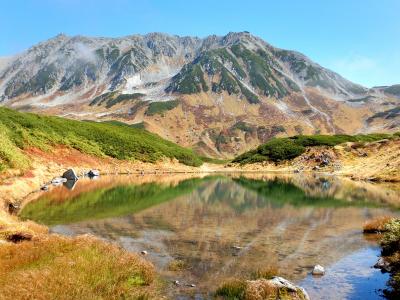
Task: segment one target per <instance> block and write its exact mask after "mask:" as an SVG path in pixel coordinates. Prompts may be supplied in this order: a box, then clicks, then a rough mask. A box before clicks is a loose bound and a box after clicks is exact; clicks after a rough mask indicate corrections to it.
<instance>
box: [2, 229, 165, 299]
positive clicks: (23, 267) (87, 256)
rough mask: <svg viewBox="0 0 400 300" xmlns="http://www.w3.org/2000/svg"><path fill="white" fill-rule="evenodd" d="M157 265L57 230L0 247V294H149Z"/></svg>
mask: <svg viewBox="0 0 400 300" xmlns="http://www.w3.org/2000/svg"><path fill="white" fill-rule="evenodd" d="M154 276H155V275H154V267H153V265H152V264H151V263H149V262H147V261H145V260H144V259H142V258H141V257H139V256H138V255H135V254H131V253H128V252H126V251H124V250H122V249H120V248H118V247H117V246H115V245H111V244H106V243H104V242H102V241H100V240H97V239H94V238H93V237H89V236H81V237H77V238H73V239H71V238H65V237H60V236H55V235H47V236H43V237H42V238H40V239H38V240H33V241H24V242H21V243H18V244H12V243H9V244H6V245H2V246H1V247H0V299H138V298H140V299H147V298H154V297H156V293H157V291H158V289H157V287H156V283H155V282H154Z"/></svg>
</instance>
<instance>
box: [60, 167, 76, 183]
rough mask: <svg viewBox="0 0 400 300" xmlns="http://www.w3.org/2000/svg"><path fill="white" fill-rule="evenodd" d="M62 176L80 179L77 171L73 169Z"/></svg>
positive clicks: (69, 178) (68, 178) (74, 179)
mask: <svg viewBox="0 0 400 300" xmlns="http://www.w3.org/2000/svg"><path fill="white" fill-rule="evenodd" d="M62 177H63V178H65V179H67V180H73V181H77V180H78V176H77V175H76V173H75V171H74V170H73V169H69V170H68V171H65V172H64V174H63V175H62Z"/></svg>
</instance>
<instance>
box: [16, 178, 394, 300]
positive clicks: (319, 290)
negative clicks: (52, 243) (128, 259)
mask: <svg viewBox="0 0 400 300" xmlns="http://www.w3.org/2000/svg"><path fill="white" fill-rule="evenodd" d="M399 207H400V186H399V185H396V184H377V183H370V182H355V181H351V180H350V179H344V178H338V177H333V176H324V175H316V174H314V175H313V174H309V175H305V174H270V173H241V174H236V173H233V174H201V175H199V174H198V175H193V174H192V175H191V174H159V175H157V174H152V175H115V176H100V177H98V178H96V179H95V180H93V179H89V178H84V179H81V180H79V181H78V182H76V183H72V184H71V183H69V182H67V183H65V184H64V185H61V186H57V187H54V188H52V189H51V190H50V191H48V192H40V193H38V197H37V199H36V200H34V201H31V202H29V203H28V204H27V205H25V206H24V208H23V209H22V211H21V212H20V217H21V218H23V219H30V220H34V221H36V222H38V223H41V224H45V225H47V226H48V227H49V228H50V231H51V232H53V233H58V234H62V235H67V236H75V235H80V234H91V235H94V236H96V237H99V238H101V239H104V240H106V241H109V242H112V243H117V244H119V245H120V246H121V247H123V248H125V249H126V250H128V251H131V252H135V253H138V254H139V255H140V253H141V252H143V251H144V253H146V254H147V255H145V258H146V259H148V260H150V261H152V262H153V264H154V265H155V267H156V270H157V272H158V273H159V274H160V277H161V278H162V280H163V281H165V293H166V294H167V295H168V296H169V297H171V298H174V299H211V298H213V293H214V291H215V290H216V289H217V287H218V286H219V285H221V283H223V282H224V281H226V280H227V279H230V278H245V279H251V278H252V276H253V275H252V274H254V273H255V272H256V271H257V270H260V269H263V268H276V269H277V270H278V271H279V275H280V276H282V277H284V278H286V279H289V280H291V281H292V282H294V283H296V284H298V285H300V286H302V287H304V288H305V289H306V291H307V292H308V294H309V295H310V297H311V299H364V300H365V299H367V300H368V299H379V298H381V297H382V296H381V295H382V290H383V289H385V287H386V282H387V280H388V279H389V276H388V275H387V274H382V273H381V271H380V270H378V269H374V268H373V265H374V264H375V263H376V261H377V260H378V257H379V254H380V248H379V245H378V239H377V237H376V236H371V235H364V234H363V232H362V228H363V224H364V223H365V222H366V221H367V220H369V219H372V218H375V217H379V216H384V215H393V216H399V215H400V210H399ZM317 264H319V265H322V266H324V267H325V270H326V274H325V275H324V276H319V277H315V276H312V275H311V271H312V269H313V267H314V266H315V265H317ZM174 281H179V283H180V284H179V285H176V284H174Z"/></svg>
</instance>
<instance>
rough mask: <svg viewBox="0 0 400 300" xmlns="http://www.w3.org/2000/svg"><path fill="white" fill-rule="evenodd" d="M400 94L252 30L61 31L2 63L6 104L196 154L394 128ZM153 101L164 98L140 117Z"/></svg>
mask: <svg viewBox="0 0 400 300" xmlns="http://www.w3.org/2000/svg"><path fill="white" fill-rule="evenodd" d="M2 65H3V67H1V66H2ZM393 91H394V92H393ZM396 93H397V89H396V87H395V88H389V87H387V88H371V89H368V88H366V87H363V86H361V85H359V84H355V83H352V82H351V81H349V80H347V79H345V78H343V77H342V76H341V75H339V74H337V73H335V72H333V71H331V70H329V69H326V68H324V67H323V66H321V65H319V64H317V63H315V62H313V61H312V60H311V59H309V58H308V57H307V56H305V55H304V54H301V53H300V52H296V51H291V50H284V49H280V48H277V47H274V46H272V45H270V44H269V43H267V42H265V41H264V40H262V39H261V38H259V37H257V36H254V35H252V34H250V33H248V32H230V33H228V34H226V35H225V36H217V35H210V36H207V37H204V38H199V37H190V36H184V37H181V36H177V35H169V34H164V33H149V34H146V35H129V36H125V37H121V38H106V37H85V36H72V37H69V36H66V35H64V34H59V35H57V36H56V37H54V38H52V39H49V40H47V41H44V42H42V43H39V44H37V45H35V46H33V47H31V48H29V49H28V50H26V51H25V52H23V53H21V54H19V55H17V56H15V57H13V58H8V59H7V60H3V64H2V61H1V60H0V101H1V102H2V104H3V105H6V106H10V107H14V108H17V109H21V110H25V111H34V112H45V113H48V114H56V115H62V116H68V117H71V118H77V119H80V118H85V119H92V120H108V119H110V120H118V121H123V122H126V123H141V124H144V125H143V126H144V127H145V128H146V129H148V130H150V131H153V132H155V133H157V134H159V135H161V136H162V137H164V138H167V139H170V140H172V141H174V142H177V143H179V144H181V145H184V146H191V147H194V148H195V149H197V151H198V152H201V153H202V154H206V155H213V156H225V157H231V156H232V155H236V154H238V153H239V152H241V151H244V150H247V149H249V147H252V146H255V145H258V144H260V143H262V142H265V140H267V139H270V138H272V137H274V136H281V135H290V134H292V135H293V134H302V133H350V134H352V133H358V132H370V131H377V130H379V131H394V130H396V129H397V128H398V127H399V126H400V120H399V119H400V118H399V116H398V114H393V113H392V112H393V111H395V112H396V113H397V111H398V109H397V108H398V106H399V97H398V95H397V94H396ZM95 100H96V101H95ZM153 102H156V103H157V102H165V105H164V104H162V105H158V106H157V107H158V108H157V109H160V110H159V111H158V110H156V111H157V113H155V114H146V111H147V109H148V108H149V105H150V104H151V103H153ZM384 111H388V112H389V113H386V114H385V113H380V112H384ZM371 118H372V119H371ZM244 128H245V129H246V130H244Z"/></svg>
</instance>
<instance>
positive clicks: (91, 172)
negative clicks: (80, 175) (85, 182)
mask: <svg viewBox="0 0 400 300" xmlns="http://www.w3.org/2000/svg"><path fill="white" fill-rule="evenodd" d="M88 175H89V177H96V176H100V171H99V170H96V169H92V170H90V171H89V172H88Z"/></svg>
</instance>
